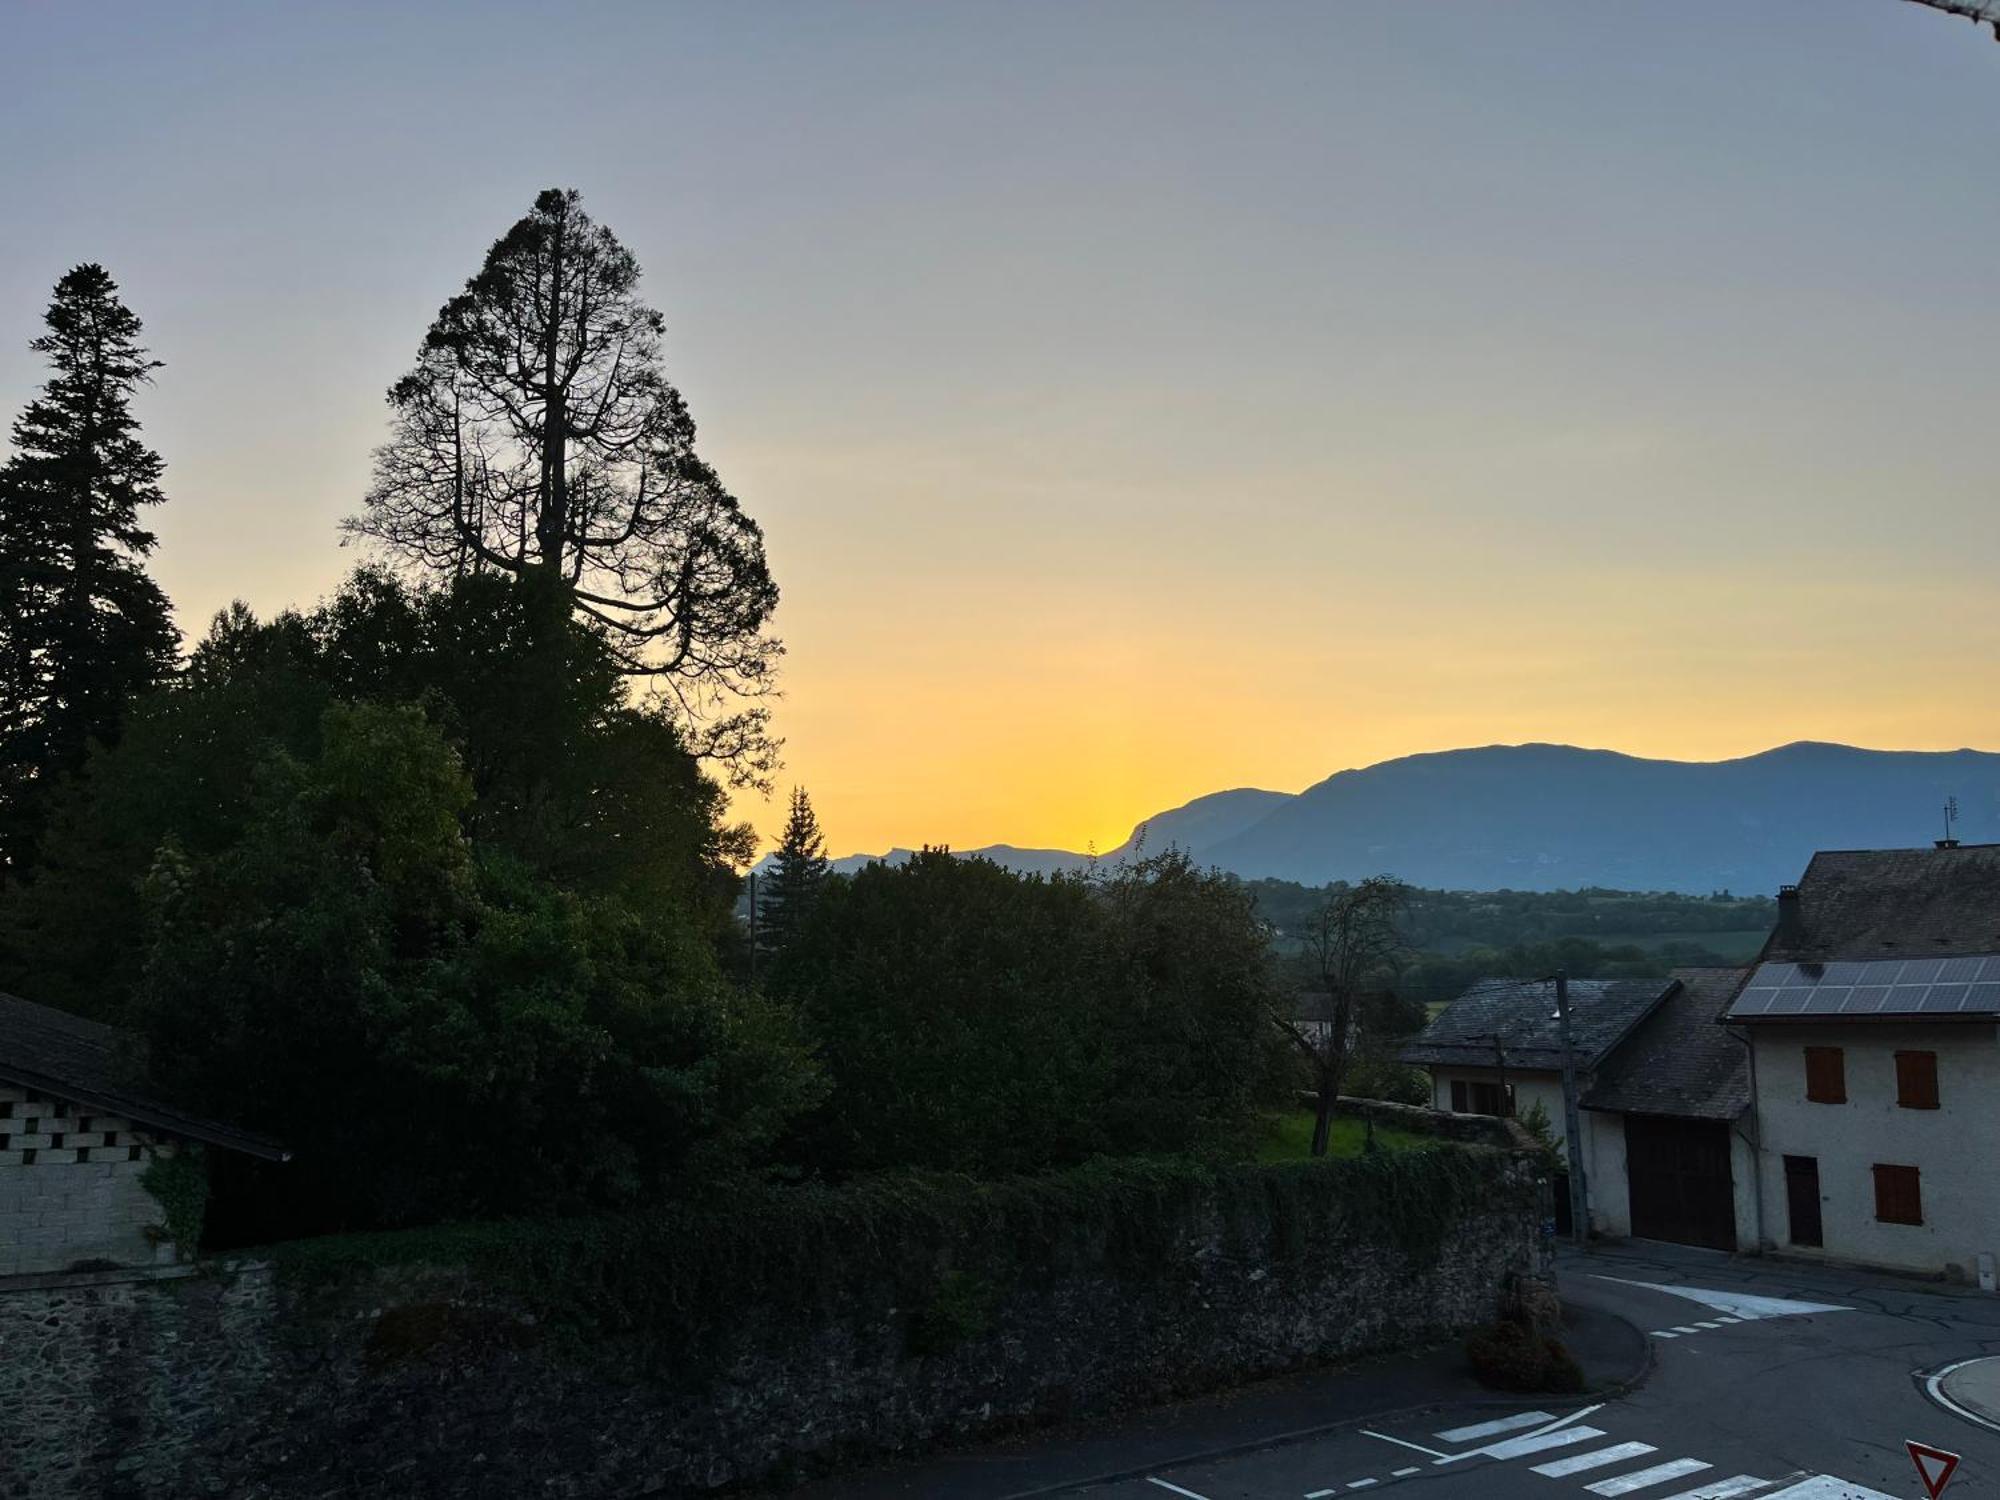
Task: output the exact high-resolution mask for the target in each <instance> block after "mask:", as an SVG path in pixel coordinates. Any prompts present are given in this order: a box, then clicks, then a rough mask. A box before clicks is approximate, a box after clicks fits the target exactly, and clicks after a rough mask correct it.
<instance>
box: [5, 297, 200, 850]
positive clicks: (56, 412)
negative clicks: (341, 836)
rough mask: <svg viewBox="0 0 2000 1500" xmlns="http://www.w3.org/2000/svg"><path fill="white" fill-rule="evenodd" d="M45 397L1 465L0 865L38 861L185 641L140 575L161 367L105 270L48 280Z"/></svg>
mask: <svg viewBox="0 0 2000 1500" xmlns="http://www.w3.org/2000/svg"><path fill="white" fill-rule="evenodd" d="M47 321H48V332H46V333H44V334H43V335H42V336H41V337H39V338H37V339H34V340H33V341H32V342H31V343H30V344H29V346H28V347H29V348H31V349H33V350H34V351H35V352H36V353H37V354H40V355H42V356H43V357H44V358H45V359H46V360H47V361H48V365H49V369H50V375H49V379H48V382H47V384H45V385H44V386H43V387H42V393H41V395H40V396H39V397H38V398H36V399H35V400H33V401H31V402H29V403H28V406H27V408H26V409H25V410H24V411H23V412H22V413H21V415H20V417H19V418H17V419H16V421H15V423H14V430H13V447H14V452H13V454H12V455H11V456H10V457H9V459H8V460H7V462H6V464H5V466H4V467H0V864H4V868H5V869H6V870H8V871H11V872H13V873H16V874H18V873H19V872H20V871H21V870H22V869H23V868H24V867H25V866H26V864H27V863H28V862H29V860H30V859H31V857H32V853H33V849H34V845H35V841H36V838H37V835H38V833H39V830H40V825H41V821H42V818H43V816H44V812H45V808H46V803H47V799H48V791H49V786H50V784H51V782H52V781H53V780H54V779H55V778H56V777H59V776H61V775H63V774H64V773H66V772H70V771H74V770H75V769H76V768H77V767H78V766H80V765H81V764H82V763H83V759H84V756H85V754H86V753H87V752H88V750H89V748H90V745H91V743H92V742H93V741H104V742H107V743H108V742H110V741H113V740H115V739H116V738H117V735H118V728H119V721H120V719H121V717H122V716H123V713H124V710H125V705H126V703H127V702H128V701H129V700H130V699H131V697H132V695H133V694H135V693H137V692H140V691H141V690H143V689H145V688H147V687H151V686H152V685H154V684H155V683H157V682H159V681H160V680H161V679H162V678H164V677H165V676H166V675H167V674H168V673H169V672H171V671H172V670H173V666H174V659H175V652H176V650H177V647H178V644H179V637H178V635H177V633H176V632H175V630H174V626H173V619H172V614H171V612H170V610H169V608H168V605H167V598H166V595H165V594H163V593H162V592H161V591H160V588H159V586H158V585H157V584H155V583H154V582H153V580H152V579H151V578H150V577H148V576H147V574H146V571H145V567H144V559H145V557H146V554H147V553H149V552H151V551H152V550H153V546H154V541H155V538H154V536H153V534H152V533H151V532H150V531H147V530H146V529H145V528H144V527H143V526H141V525H140V524H139V510H140V507H141V506H146V505H157V504H159V503H160V501H161V500H163V499H165V498H166V497H165V496H164V495H163V494H162V493H161V490H160V473H161V470H162V468H163V467H164V465H163V464H162V463H161V461H160V456H159V455H158V454H157V453H155V452H153V451H152V449H150V448H148V447H147V446H146V445H145V443H144V442H143V441H142V440H141V438H140V434H139V423H138V420H137V419H136V418H135V417H134V416H133V415H132V408H131V395H132V392H133V390H134V389H135V388H136V387H138V386H139V385H141V384H144V383H145V382H146V381H147V380H149V379H150V378H151V375H152V372H153V371H154V370H156V369H158V368H159V363H158V361H156V360H153V359H150V358H148V357H147V352H146V350H145V349H144V348H143V347H142V346H141V345H140V343H139V334H140V323H139V319H138V318H137V317H136V316H134V314H133V313H132V311H131V309H130V308H128V307H126V306H125V304H124V303H123V302H121V301H120V300H119V297H118V285H117V283H116V282H114V281H113V280H112V279H111V277H110V276H109V275H108V274H107V273H106V272H105V270H104V268H103V267H102V266H99V265H82V266H78V267H76V268H75V269H74V270H72V271H70V272H69V273H68V274H67V275H65V276H64V277H63V278H62V280H61V281H59V282H57V283H56V289H55V298H54V300H53V301H52V302H51V303H50V304H49V310H48V317H47Z"/></svg>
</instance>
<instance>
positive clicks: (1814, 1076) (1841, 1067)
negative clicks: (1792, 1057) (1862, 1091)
mask: <svg viewBox="0 0 2000 1500" xmlns="http://www.w3.org/2000/svg"><path fill="white" fill-rule="evenodd" d="M1806 1098H1807V1099H1808V1100H1810V1101H1811V1102H1812V1103H1814V1104H1845V1103H1846V1102H1847V1058H1846V1054H1844V1053H1843V1052H1842V1051H1841V1050H1840V1048H1838V1047H1808V1048H1806Z"/></svg>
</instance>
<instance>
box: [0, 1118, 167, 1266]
mask: <svg viewBox="0 0 2000 1500" xmlns="http://www.w3.org/2000/svg"><path fill="white" fill-rule="evenodd" d="M173 1149H174V1147H173V1145H172V1143H171V1142H167V1141H162V1140H159V1139H157V1138H155V1137H154V1136H152V1135H150V1134H145V1133H142V1132H139V1131H136V1130H134V1129H133V1127H132V1123H131V1121H129V1120H122V1119H118V1118H115V1117H113V1116H110V1115H93V1114H89V1113H86V1112H83V1111H82V1110H81V1109H80V1108H79V1107H78V1106H73V1105H68V1104H63V1103H61V1102H59V1101H56V1100H52V1099H49V1098H46V1097H43V1096H40V1095H37V1094H33V1093H30V1092H28V1091H27V1090H25V1089H18V1088H10V1087H7V1086H4V1085H0V1276H14V1275H20V1274H23V1273H30V1272H40V1271H61V1270H66V1269H68V1268H69V1267H71V1266H74V1265H77V1264H78V1263H80V1262H93V1261H95V1262H110V1263H112V1264H115V1265H120V1266H145V1265H152V1264H154V1263H155V1262H156V1261H159V1260H163V1259H164V1260H171V1259H172V1258H173V1247H172V1246H170V1245H164V1244H161V1243H159V1242H158V1240H157V1237H156V1236H155V1235H152V1234H149V1233H148V1231H149V1230H150V1229H152V1228H153V1227H154V1226H156V1225H158V1224H159V1223H160V1219H161V1210H160V1205H159V1204H158V1203H157V1202H155V1201H154V1199H153V1197H152V1195H151V1194H150V1193H148V1192H147V1191H146V1190H145V1188H144V1187H143V1186H141V1185H140V1178H141V1177H142V1176H143V1175H144V1173H145V1171H146V1166H147V1163H148V1162H149V1161H150V1160H151V1159H152V1157H153V1156H155V1155H160V1154H170V1153H171V1152H172V1151H173Z"/></svg>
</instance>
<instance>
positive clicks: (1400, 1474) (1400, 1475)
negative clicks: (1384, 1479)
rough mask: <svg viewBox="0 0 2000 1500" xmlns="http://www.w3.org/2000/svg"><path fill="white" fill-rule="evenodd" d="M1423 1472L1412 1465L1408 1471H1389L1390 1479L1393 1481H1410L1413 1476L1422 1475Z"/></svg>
mask: <svg viewBox="0 0 2000 1500" xmlns="http://www.w3.org/2000/svg"><path fill="white" fill-rule="evenodd" d="M1423 1472H1424V1471H1423V1470H1422V1469H1420V1468H1418V1467H1417V1466H1416V1465H1415V1464H1411V1465H1410V1466H1409V1468H1407V1469H1391V1470H1390V1471H1389V1477H1390V1478H1391V1479H1408V1478H1409V1477H1410V1476H1411V1475H1412V1474H1421V1473H1423Z"/></svg>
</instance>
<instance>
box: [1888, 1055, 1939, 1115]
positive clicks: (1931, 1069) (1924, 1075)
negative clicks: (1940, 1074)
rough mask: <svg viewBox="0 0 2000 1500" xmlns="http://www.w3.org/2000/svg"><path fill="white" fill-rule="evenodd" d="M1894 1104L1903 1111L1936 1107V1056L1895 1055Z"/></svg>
mask: <svg viewBox="0 0 2000 1500" xmlns="http://www.w3.org/2000/svg"><path fill="white" fill-rule="evenodd" d="M1896 1102H1897V1103H1898V1104H1900V1105H1902V1106H1903V1108H1904V1109H1936V1108H1937V1107H1938V1079H1937V1054H1936V1053H1935V1052H1898V1053H1897V1054H1896Z"/></svg>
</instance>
